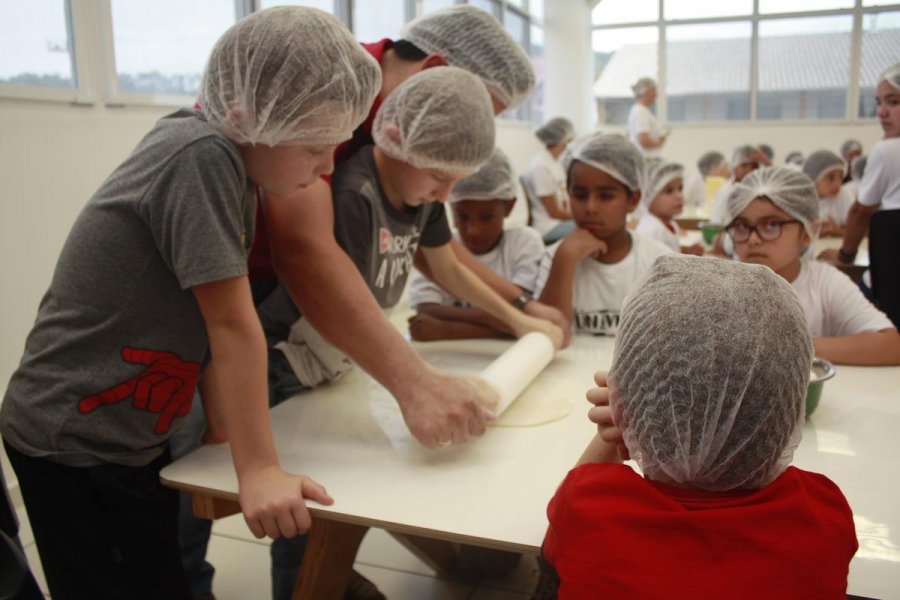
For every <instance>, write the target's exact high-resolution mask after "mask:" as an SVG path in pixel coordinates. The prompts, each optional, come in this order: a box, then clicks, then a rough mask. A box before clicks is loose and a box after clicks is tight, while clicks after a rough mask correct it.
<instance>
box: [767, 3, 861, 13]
mask: <svg viewBox="0 0 900 600" xmlns="http://www.w3.org/2000/svg"><path fill="white" fill-rule="evenodd" d="M836 8H853V0H816V1H815V2H810V1H809V0H759V14H761V15H765V14H772V13H797V12H810V11H818V10H830V9H836Z"/></svg>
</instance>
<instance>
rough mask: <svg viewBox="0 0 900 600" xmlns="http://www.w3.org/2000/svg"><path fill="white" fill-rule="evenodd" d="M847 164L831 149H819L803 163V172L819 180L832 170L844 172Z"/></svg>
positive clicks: (814, 179)
mask: <svg viewBox="0 0 900 600" xmlns="http://www.w3.org/2000/svg"><path fill="white" fill-rule="evenodd" d="M846 167H847V165H846V163H845V162H844V159H843V158H841V157H840V156H838V155H837V154H835V153H834V152H831V151H830V150H817V151H816V152H813V153H812V154H810V155H809V156H808V157H807V158H806V161H804V163H803V173H804V174H805V175H806V176H807V177H809V178H810V179H812V180H813V181H819V179H821V178H822V177H824V176H825V175H827V174H828V173H830V172H831V171H840V172H841V174H843V173H844V170H845V169H846Z"/></svg>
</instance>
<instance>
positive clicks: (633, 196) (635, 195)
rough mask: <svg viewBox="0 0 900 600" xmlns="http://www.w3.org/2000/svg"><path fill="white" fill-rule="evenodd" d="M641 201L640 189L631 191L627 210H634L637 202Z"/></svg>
mask: <svg viewBox="0 0 900 600" xmlns="http://www.w3.org/2000/svg"><path fill="white" fill-rule="evenodd" d="M640 203H641V190H634V191H633V192H631V198H629V199H628V212H634V209H636V208H637V206H638V204H640Z"/></svg>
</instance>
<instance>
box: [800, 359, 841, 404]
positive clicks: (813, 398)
mask: <svg viewBox="0 0 900 600" xmlns="http://www.w3.org/2000/svg"><path fill="white" fill-rule="evenodd" d="M811 370H812V373H814V374H815V376H814V377H810V379H809V386H808V387H807V388H806V418H807V419H808V418H809V416H810V415H811V414H813V413H814V412H815V410H816V408H817V407H818V406H819V400H820V399H821V398H822V388H824V387H825V382H826V381H828V380H829V379H831V378H832V377H834V374H835V373H836V372H837V371H835V368H834V365H833V364H831V363H830V362H828V361H827V360H825V359H824V358H814V359H813V362H812V369H811Z"/></svg>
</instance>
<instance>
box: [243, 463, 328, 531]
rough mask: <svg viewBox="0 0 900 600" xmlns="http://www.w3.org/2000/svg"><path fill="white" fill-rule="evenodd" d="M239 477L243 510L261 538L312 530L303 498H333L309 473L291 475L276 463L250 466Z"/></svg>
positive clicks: (246, 519)
mask: <svg viewBox="0 0 900 600" xmlns="http://www.w3.org/2000/svg"><path fill="white" fill-rule="evenodd" d="M239 479H240V481H239V489H240V504H241V511H242V512H243V513H244V520H245V521H246V522H247V526H248V527H249V528H250V531H252V532H253V535H255V536H256V537H258V538H261V537H264V536H268V537H270V538H272V539H276V538H279V537H287V538H290V537H294V536H296V535H298V534H301V533H306V532H307V531H309V527H310V525H311V524H312V518H311V517H310V515H309V510H308V509H307V508H306V504H305V502H304V501H303V499H304V498H309V499H310V500H315V501H316V502H318V503H319V504H326V505H328V504H332V503H333V502H334V499H332V497H331V496H329V495H328V492H326V491H325V488H324V487H322V486H321V485H319V484H318V483H316V482H315V481H313V480H312V479H310V478H309V477H306V476H303V475H292V474H290V473H288V472H286V471H284V470H282V469H281V467H279V466H277V465H272V466H268V467H264V468H262V469H257V470H248V472H247V473H245V474H244V475H243V476H242V477H240V478H239Z"/></svg>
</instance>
